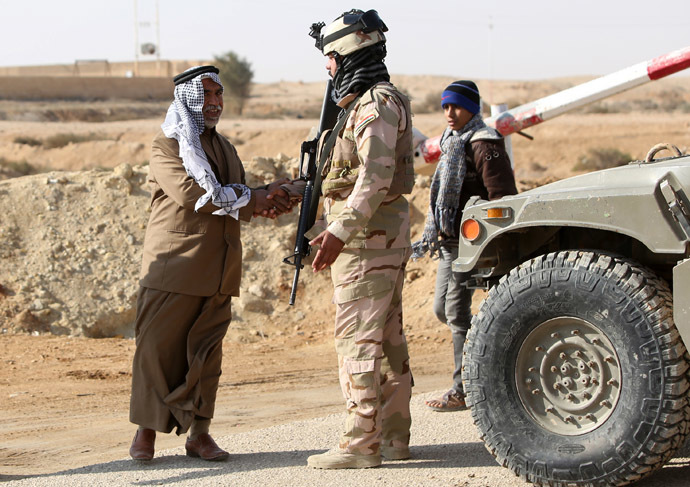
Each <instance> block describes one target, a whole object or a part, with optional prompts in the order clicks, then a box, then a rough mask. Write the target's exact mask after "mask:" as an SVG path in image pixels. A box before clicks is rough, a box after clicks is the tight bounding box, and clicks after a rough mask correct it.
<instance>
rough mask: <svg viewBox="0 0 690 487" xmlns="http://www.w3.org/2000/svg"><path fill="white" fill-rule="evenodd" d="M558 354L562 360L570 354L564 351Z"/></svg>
mask: <svg viewBox="0 0 690 487" xmlns="http://www.w3.org/2000/svg"><path fill="white" fill-rule="evenodd" d="M558 356H559V357H560V358H561V360H565V359H566V358H568V356H567V355H566V354H565V353H563V352H561V353H559V354H558Z"/></svg>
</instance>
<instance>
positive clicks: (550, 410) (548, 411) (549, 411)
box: [546, 406, 556, 413]
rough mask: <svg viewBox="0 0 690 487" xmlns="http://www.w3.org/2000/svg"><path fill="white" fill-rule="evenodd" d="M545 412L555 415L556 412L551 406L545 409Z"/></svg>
mask: <svg viewBox="0 0 690 487" xmlns="http://www.w3.org/2000/svg"><path fill="white" fill-rule="evenodd" d="M546 412H547V413H555V412H556V408H554V407H553V406H548V407H547V408H546Z"/></svg>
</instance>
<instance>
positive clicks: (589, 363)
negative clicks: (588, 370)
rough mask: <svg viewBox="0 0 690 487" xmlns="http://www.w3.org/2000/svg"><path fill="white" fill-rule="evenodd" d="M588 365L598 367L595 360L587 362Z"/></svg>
mask: <svg viewBox="0 0 690 487" xmlns="http://www.w3.org/2000/svg"><path fill="white" fill-rule="evenodd" d="M587 365H589V366H590V367H594V366H595V365H596V362H594V360H590V361H589V362H587Z"/></svg>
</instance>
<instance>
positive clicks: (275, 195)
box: [252, 178, 306, 219]
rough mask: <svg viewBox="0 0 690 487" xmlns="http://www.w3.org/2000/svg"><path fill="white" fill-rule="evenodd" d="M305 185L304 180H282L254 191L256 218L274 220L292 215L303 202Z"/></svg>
mask: <svg viewBox="0 0 690 487" xmlns="http://www.w3.org/2000/svg"><path fill="white" fill-rule="evenodd" d="M305 185H306V183H305V181H304V180H302V179H288V178H281V179H277V180H275V181H273V182H272V183H271V184H269V185H267V186H266V188H261V189H254V190H252V191H253V192H254V193H255V194H256V205H255V206H254V216H255V217H256V216H263V217H265V218H271V219H274V218H276V217H278V216H280V215H282V214H284V213H290V212H291V211H292V208H293V207H294V206H295V205H296V204H297V203H299V202H300V201H301V200H302V194H303V193H304V187H305Z"/></svg>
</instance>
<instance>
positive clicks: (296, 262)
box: [283, 80, 341, 305]
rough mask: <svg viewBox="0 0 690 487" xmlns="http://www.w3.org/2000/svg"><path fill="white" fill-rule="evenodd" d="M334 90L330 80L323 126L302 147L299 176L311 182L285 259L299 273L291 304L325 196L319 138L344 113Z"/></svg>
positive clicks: (324, 101)
mask: <svg viewBox="0 0 690 487" xmlns="http://www.w3.org/2000/svg"><path fill="white" fill-rule="evenodd" d="M332 92H333V82H332V81H331V80H328V84H327V85H326V93H325V94H324V96H323V105H322V106H321V117H320V119H319V127H318V129H317V131H316V135H315V136H314V138H313V139H311V140H305V141H304V142H302V148H301V150H300V156H299V179H301V180H303V181H306V183H307V184H306V186H305V188H304V195H303V196H302V204H301V206H300V212H299V220H298V224H297V237H296V238H295V251H294V253H293V255H291V256H289V257H286V258H284V259H283V262H285V263H286V264H289V265H292V266H295V275H294V277H293V279H292V291H291V292H290V305H293V304H295V295H296V294H297V282H298V281H299V273H300V270H302V268H303V267H304V264H302V259H303V258H304V257H306V256H308V255H309V253H310V252H311V246H310V245H309V239H308V238H306V237H305V235H304V234H305V233H306V232H307V231H308V230H309V229H310V228H311V227H312V226H314V222H315V221H316V212H317V210H318V207H319V197H320V196H321V175H320V174H318V172H319V168H318V165H317V161H316V157H317V153H318V146H319V139H321V136H322V134H323V133H324V132H325V131H326V130H330V129H332V128H333V127H334V126H335V123H336V121H337V120H338V115H339V114H340V112H341V109H340V107H338V105H336V104H335V102H334V101H333V99H332V98H331V93H332Z"/></svg>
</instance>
